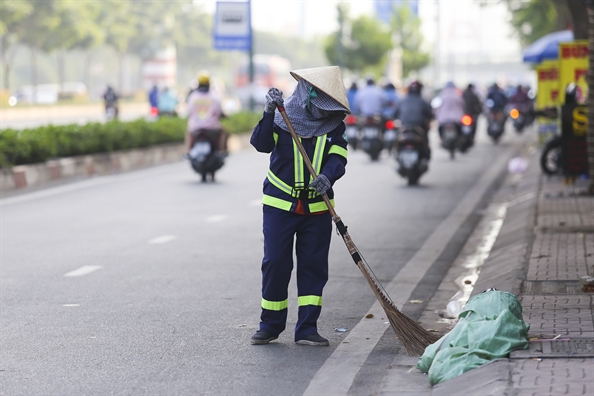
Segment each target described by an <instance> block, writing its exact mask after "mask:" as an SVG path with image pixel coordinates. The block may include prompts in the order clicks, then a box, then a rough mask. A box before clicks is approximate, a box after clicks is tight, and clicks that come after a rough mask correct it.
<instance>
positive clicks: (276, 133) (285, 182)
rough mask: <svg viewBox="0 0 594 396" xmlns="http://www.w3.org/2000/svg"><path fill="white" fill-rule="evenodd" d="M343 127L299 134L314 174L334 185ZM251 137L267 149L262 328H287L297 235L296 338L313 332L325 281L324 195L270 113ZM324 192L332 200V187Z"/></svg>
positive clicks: (341, 165)
mask: <svg viewBox="0 0 594 396" xmlns="http://www.w3.org/2000/svg"><path fill="white" fill-rule="evenodd" d="M344 132H345V126H344V123H340V124H339V125H338V126H337V127H336V128H335V129H334V130H332V131H331V132H329V133H327V134H325V135H321V136H318V137H312V138H309V139H305V138H302V139H301V143H302V144H303V147H304V149H305V151H306V152H307V155H308V156H309V158H310V159H311V162H312V166H313V167H314V170H315V171H316V173H318V174H324V175H325V176H326V177H327V178H328V179H329V180H330V182H331V183H332V184H334V182H335V181H336V180H338V179H339V178H340V177H342V176H343V175H344V173H345V166H346V163H347V141H346V139H345V136H344ZM250 142H251V144H252V145H253V146H254V147H255V148H256V150H258V151H259V152H262V153H270V167H269V169H268V175H267V177H266V179H265V180H264V187H263V192H264V196H263V198H262V203H263V213H264V220H263V232H264V258H263V260H262V314H261V316H260V319H261V322H260V330H263V331H266V332H268V333H270V334H273V335H278V334H280V333H281V332H282V331H283V330H285V326H286V320H287V308H288V302H289V300H288V287H289V281H290V279H291V272H292V270H293V240H294V239H295V237H296V246H295V251H296V256H297V293H298V306H299V312H298V320H297V325H296V328H295V341H298V340H300V339H303V338H305V337H307V336H308V335H311V334H314V333H317V320H318V317H319V316H320V312H321V309H322V290H323V288H324V286H325V285H326V282H327V281H328V252H329V249H330V237H331V234H332V218H331V216H330V213H329V212H328V208H327V206H326V203H325V202H324V200H323V198H322V196H320V195H319V194H318V193H317V192H315V191H314V190H313V189H309V188H308V186H309V183H310V182H311V180H312V178H311V175H310V173H309V171H308V169H307V167H306V166H305V163H304V162H303V158H302V156H301V154H300V153H299V151H298V149H297V146H296V144H295V143H294V142H293V139H292V137H291V135H290V134H289V132H287V131H285V130H283V129H281V128H280V127H279V126H278V125H276V124H275V123H274V114H271V113H266V112H264V115H263V117H262V119H261V120H260V122H259V123H258V125H257V126H256V127H255V128H254V131H253V133H252V136H251V139H250ZM326 194H327V195H328V197H329V198H330V200H331V202H332V204H333V205H334V200H333V197H334V192H333V191H332V189H331V188H330V189H329V190H328V191H327V192H326Z"/></svg>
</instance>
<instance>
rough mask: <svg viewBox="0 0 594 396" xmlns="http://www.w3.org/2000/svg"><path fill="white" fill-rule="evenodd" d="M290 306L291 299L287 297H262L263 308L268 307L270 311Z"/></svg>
mask: <svg viewBox="0 0 594 396" xmlns="http://www.w3.org/2000/svg"><path fill="white" fill-rule="evenodd" d="M320 299H321V298H320ZM288 306H289V299H286V300H284V301H268V300H265V299H262V308H264V309H267V310H269V311H282V310H283V309H287V307H288Z"/></svg>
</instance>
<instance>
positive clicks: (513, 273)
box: [431, 152, 541, 396]
mask: <svg viewBox="0 0 594 396" xmlns="http://www.w3.org/2000/svg"><path fill="white" fill-rule="evenodd" d="M518 156H522V157H524V158H526V157H528V158H527V160H528V161H529V166H528V169H527V170H526V172H524V173H523V174H521V175H520V176H519V177H518V176H514V175H508V176H507V177H506V178H505V180H504V182H503V185H502V186H501V187H500V188H499V189H498V191H497V193H496V194H495V196H494V199H493V202H494V203H499V204H501V206H503V207H505V208H506V214H505V218H504V220H503V224H502V226H501V230H500V231H499V234H498V235H497V238H496V240H495V243H494V244H493V248H492V249H491V252H490V254H489V257H487V259H486V260H485V262H484V264H483V265H482V267H481V270H480V273H479V277H478V279H477V280H476V282H475V285H474V288H473V291H472V293H471V297H472V296H475V295H476V294H478V293H481V292H483V291H485V290H486V289H488V288H492V287H494V288H496V289H497V290H501V291H507V292H510V293H512V294H514V295H515V296H519V295H520V294H521V291H522V284H523V282H524V280H525V279H526V274H527V271H528V263H529V260H530V254H531V249H532V243H533V241H534V238H535V233H534V225H535V221H536V211H537V204H538V191H539V190H540V187H541V182H540V180H541V176H540V167H539V154H538V152H536V153H531V154H529V155H526V154H524V155H522V153H519V154H518ZM512 376H513V373H512V366H511V363H510V360H509V359H507V358H502V359H496V360H494V361H492V362H489V363H487V364H484V365H482V366H480V367H477V368H475V369H473V370H470V371H468V372H466V373H464V374H462V375H460V376H458V377H456V378H455V380H453V381H452V380H450V381H445V382H442V383H440V384H437V385H436V386H435V387H433V388H432V392H431V394H432V395H435V396H437V395H440V396H441V395H443V396H445V395H454V394H455V395H460V396H463V395H467V396H474V395H476V394H484V395H503V394H513V393H510V390H511V386H512ZM460 383H465V384H467V386H466V387H463V388H461V387H460Z"/></svg>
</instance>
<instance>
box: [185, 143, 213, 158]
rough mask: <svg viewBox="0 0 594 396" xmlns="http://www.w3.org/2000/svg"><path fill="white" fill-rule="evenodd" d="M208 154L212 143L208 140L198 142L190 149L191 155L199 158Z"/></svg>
mask: <svg viewBox="0 0 594 396" xmlns="http://www.w3.org/2000/svg"><path fill="white" fill-rule="evenodd" d="M208 154H210V143H208V142H198V143H196V144H195V145H194V147H192V150H190V157H192V158H198V157H201V156H203V155H208Z"/></svg>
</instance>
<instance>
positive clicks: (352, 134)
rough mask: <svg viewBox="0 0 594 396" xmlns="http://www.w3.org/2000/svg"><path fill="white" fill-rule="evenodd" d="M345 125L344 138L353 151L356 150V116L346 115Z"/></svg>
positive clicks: (357, 129)
mask: <svg viewBox="0 0 594 396" xmlns="http://www.w3.org/2000/svg"><path fill="white" fill-rule="evenodd" d="M345 123H346V130H345V133H346V137H347V141H348V142H349V145H350V146H351V147H352V148H353V150H357V146H358V143H359V126H358V125H357V116H354V115H352V114H350V115H348V116H347V118H346V119H345Z"/></svg>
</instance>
